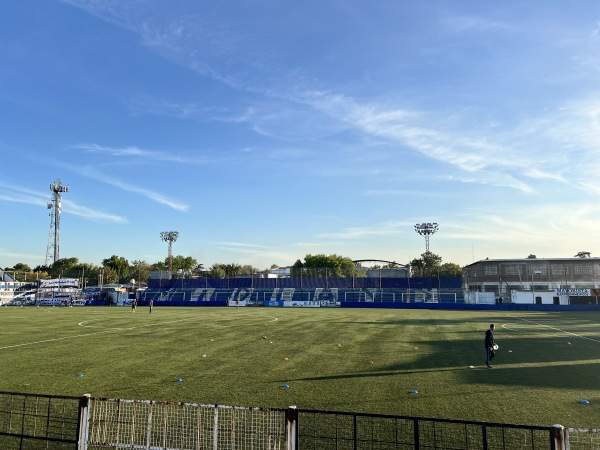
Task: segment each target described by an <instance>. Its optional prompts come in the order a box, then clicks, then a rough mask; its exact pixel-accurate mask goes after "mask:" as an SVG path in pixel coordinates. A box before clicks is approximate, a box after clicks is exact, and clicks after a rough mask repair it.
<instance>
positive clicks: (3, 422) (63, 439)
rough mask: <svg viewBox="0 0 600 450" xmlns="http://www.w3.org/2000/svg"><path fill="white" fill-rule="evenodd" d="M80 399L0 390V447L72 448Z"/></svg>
mask: <svg viewBox="0 0 600 450" xmlns="http://www.w3.org/2000/svg"><path fill="white" fill-rule="evenodd" d="M84 399H85V398H83V399H82V398H80V397H61V396H51V395H36V394H20V393H13V392H0V448H1V449H37V448H44V449H56V450H62V449H73V448H76V445H77V444H78V442H79V440H80V436H79V434H80V432H81V428H80V425H81V423H82V420H81V417H80V413H81V412H82V411H85V402H84Z"/></svg>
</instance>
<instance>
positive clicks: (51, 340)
mask: <svg viewBox="0 0 600 450" xmlns="http://www.w3.org/2000/svg"><path fill="white" fill-rule="evenodd" d="M184 320H192V319H191V318H190V319H178V320H169V321H166V322H159V323H151V324H148V325H142V326H138V327H129V328H109V329H108V330H102V331H95V332H93V333H86V334H77V335H75V336H63V337H59V338H52V339H44V340H42V341H36V342H24V343H22V344H14V345H6V346H4V347H0V350H6V349H9V348H16V347H25V346H28V345H37V344H44V343H46V342H56V341H64V340H65V339H75V338H81V337H87V336H94V335H96V334H104V333H112V332H115V331H125V330H135V329H136V328H147V327H154V326H157V325H164V324H167V323H173V322H183V321H184ZM86 322H91V321H90V320H86V321H83V322H79V324H78V325H79V326H86V325H81V324H82V323H86Z"/></svg>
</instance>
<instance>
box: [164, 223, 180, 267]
mask: <svg viewBox="0 0 600 450" xmlns="http://www.w3.org/2000/svg"><path fill="white" fill-rule="evenodd" d="M178 237H179V231H162V232H161V233H160V238H161V239H162V240H163V241H164V242H167V243H168V244H169V256H168V264H169V278H171V277H172V276H173V275H172V274H173V242H175V241H176V240H177V238H178Z"/></svg>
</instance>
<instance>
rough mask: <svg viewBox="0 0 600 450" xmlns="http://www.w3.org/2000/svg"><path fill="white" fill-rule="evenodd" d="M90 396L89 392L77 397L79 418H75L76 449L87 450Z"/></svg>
mask: <svg viewBox="0 0 600 450" xmlns="http://www.w3.org/2000/svg"><path fill="white" fill-rule="evenodd" d="M91 397H92V396H91V394H84V395H83V396H82V397H80V399H79V418H78V420H77V450H87V444H88V431H89V425H90V399H91Z"/></svg>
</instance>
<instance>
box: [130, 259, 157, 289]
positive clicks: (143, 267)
mask: <svg viewBox="0 0 600 450" xmlns="http://www.w3.org/2000/svg"><path fill="white" fill-rule="evenodd" d="M151 271H152V266H151V265H150V264H148V263H147V262H146V261H140V260H137V259H136V260H135V261H133V262H132V263H131V266H130V267H129V273H130V274H131V276H132V277H133V278H135V279H136V280H137V282H138V284H139V283H141V282H143V281H146V280H147V279H148V278H150V272H151Z"/></svg>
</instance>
